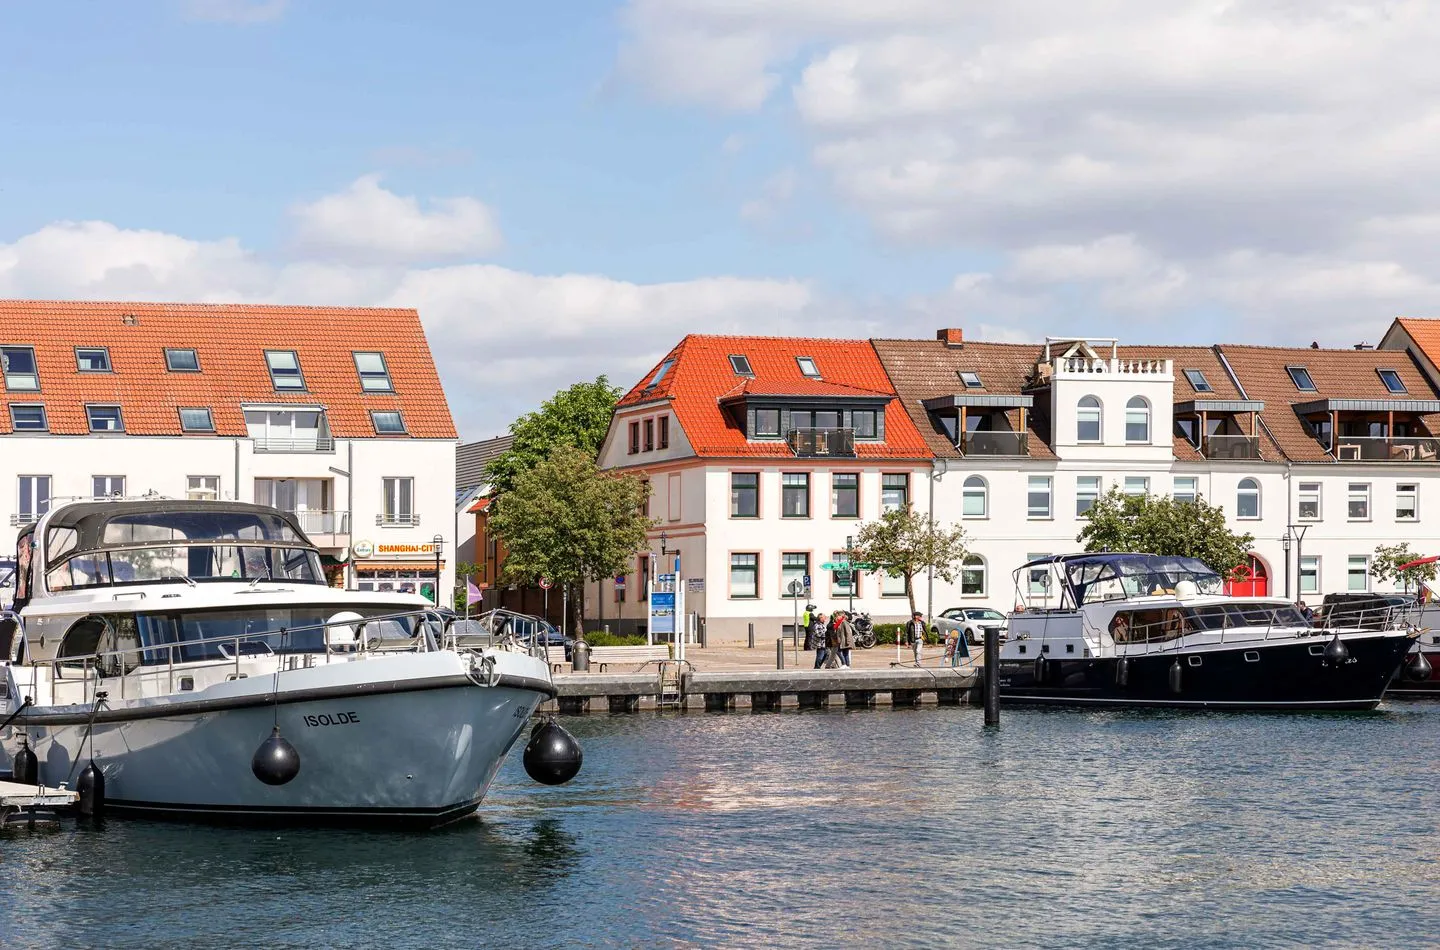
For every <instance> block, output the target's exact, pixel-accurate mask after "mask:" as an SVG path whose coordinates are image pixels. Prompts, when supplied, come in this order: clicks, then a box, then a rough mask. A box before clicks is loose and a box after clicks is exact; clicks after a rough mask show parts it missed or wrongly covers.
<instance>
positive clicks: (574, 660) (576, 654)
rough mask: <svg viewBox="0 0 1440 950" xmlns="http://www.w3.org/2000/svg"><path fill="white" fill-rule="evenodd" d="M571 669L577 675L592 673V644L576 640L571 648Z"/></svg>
mask: <svg viewBox="0 0 1440 950" xmlns="http://www.w3.org/2000/svg"><path fill="white" fill-rule="evenodd" d="M570 669H571V670H572V671H573V672H576V673H588V672H590V644H588V643H586V642H585V641H584V640H576V641H575V644H574V645H573V646H572V647H570Z"/></svg>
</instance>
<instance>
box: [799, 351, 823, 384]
mask: <svg viewBox="0 0 1440 950" xmlns="http://www.w3.org/2000/svg"><path fill="white" fill-rule="evenodd" d="M795 363H796V364H797V365H798V366H799V367H800V375H801V376H805V377H807V378H809V379H819V378H820V370H819V368H818V367H817V366H816V365H815V360H814V359H812V358H811V357H808V356H797V357H795Z"/></svg>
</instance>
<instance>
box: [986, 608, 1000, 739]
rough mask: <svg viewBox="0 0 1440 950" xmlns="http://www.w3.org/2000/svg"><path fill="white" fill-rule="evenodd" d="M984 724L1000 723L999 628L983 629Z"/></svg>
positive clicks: (994, 724) (995, 724) (993, 724)
mask: <svg viewBox="0 0 1440 950" xmlns="http://www.w3.org/2000/svg"><path fill="white" fill-rule="evenodd" d="M985 725H987V726H998V725H1000V628H998V627H989V628H987V629H986V631H985Z"/></svg>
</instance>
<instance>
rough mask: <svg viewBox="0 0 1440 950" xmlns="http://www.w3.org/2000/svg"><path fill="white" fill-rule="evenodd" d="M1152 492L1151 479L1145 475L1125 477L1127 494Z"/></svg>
mask: <svg viewBox="0 0 1440 950" xmlns="http://www.w3.org/2000/svg"><path fill="white" fill-rule="evenodd" d="M1149 493H1150V479H1149V478H1147V477H1145V476H1143V475H1127V476H1126V477H1125V494H1127V495H1148V494H1149Z"/></svg>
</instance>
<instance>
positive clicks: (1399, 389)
mask: <svg viewBox="0 0 1440 950" xmlns="http://www.w3.org/2000/svg"><path fill="white" fill-rule="evenodd" d="M1375 372H1377V373H1379V374H1380V382H1382V383H1384V384H1385V388H1386V389H1388V390H1390V391H1391V392H1392V393H1395V394H1397V395H1404V394H1405V393H1407V392H1409V390H1407V389H1406V388H1405V380H1403V379H1401V378H1400V374H1399V373H1397V372H1395V370H1393V369H1377V370H1376V371H1375Z"/></svg>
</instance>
